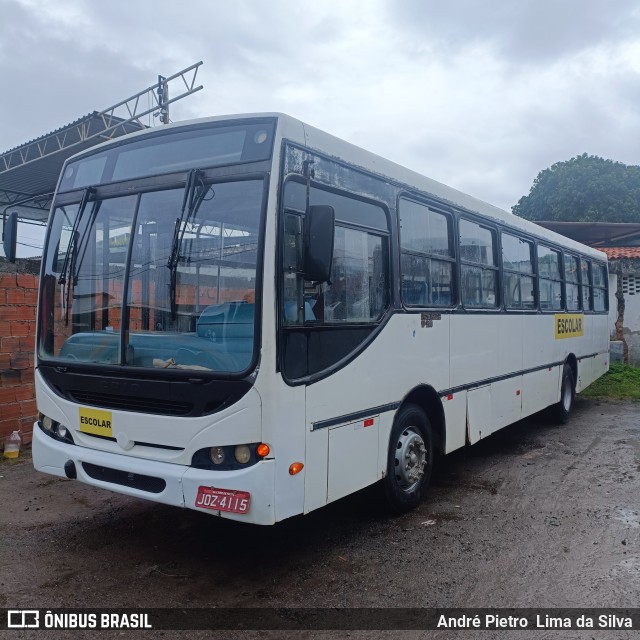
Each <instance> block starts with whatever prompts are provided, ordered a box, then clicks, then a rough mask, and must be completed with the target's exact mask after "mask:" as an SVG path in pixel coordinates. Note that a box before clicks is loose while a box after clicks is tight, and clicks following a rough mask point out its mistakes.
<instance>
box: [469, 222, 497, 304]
mask: <svg viewBox="0 0 640 640" xmlns="http://www.w3.org/2000/svg"><path fill="white" fill-rule="evenodd" d="M460 262H461V265H460V276H461V277H460V280H461V284H462V304H463V305H464V306H465V307H470V308H478V309H495V308H496V307H497V306H498V266H497V264H496V256H495V232H494V231H493V230H492V229H489V228H488V227H483V226H481V225H479V224H476V223H475V222H471V221H470V220H466V219H464V218H462V219H461V220H460Z"/></svg>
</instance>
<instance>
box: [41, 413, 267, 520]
mask: <svg viewBox="0 0 640 640" xmlns="http://www.w3.org/2000/svg"><path fill="white" fill-rule="evenodd" d="M68 461H72V462H73V463H74V465H75V468H76V473H77V479H78V480H79V481H80V482H84V483H86V484H89V485H92V486H94V487H100V488H102V489H108V490H110V491H115V492H116V493H122V494H124V495H128V496H132V497H135V498H142V499H144V500H151V501H153V502H161V503H163V504H168V505H173V506H176V507H187V508H188V509H194V510H195V511H204V512H206V513H210V514H215V515H220V516H222V517H224V518H229V519H231V520H238V521H240V522H251V523H253V524H273V523H274V522H275V508H274V469H275V461H274V460H262V461H260V462H258V463H257V464H255V465H253V466H251V467H248V468H247V469H239V470H234V471H209V470H205V469H194V468H193V467H188V466H184V465H179V464H173V463H170V462H159V461H157V460H146V459H143V458H134V457H132V456H125V455H119V454H117V453H111V452H106V451H98V450H96V449H88V448H86V447H81V446H78V445H72V444H65V443H63V442H59V441H57V440H54V439H53V438H51V437H50V436H48V435H47V434H45V433H43V431H42V429H41V428H40V426H39V425H38V423H37V422H36V423H35V424H34V425H33V466H34V467H35V468H36V470H37V471H42V472H44V473H49V474H52V475H55V476H61V477H66V473H65V470H64V466H65V463H67V462H68ZM83 464H84V465H87V466H86V467H85V466H83ZM90 465H93V466H94V467H99V468H103V469H106V470H107V473H106V474H103V477H111V478H113V479H114V480H113V481H105V480H101V479H97V478H96V477H92V476H91V475H89V474H88V473H87V469H89V470H91V466H90ZM93 475H95V474H93ZM123 475H125V476H127V477H132V478H135V477H136V476H137V477H140V476H148V477H149V478H153V479H161V480H163V481H164V488H163V489H162V490H160V491H157V489H155V490H154V491H149V490H144V489H141V488H136V487H134V486H127V485H126V484H121V483H120V482H119V481H118V480H117V478H118V477H122V476H123ZM156 484H157V483H156ZM200 486H207V487H211V486H215V487H216V488H218V489H229V490H236V491H247V492H249V493H250V494H251V504H250V507H249V511H248V512H247V513H245V514H235V513H228V512H219V511H211V510H209V509H202V508H197V507H195V501H196V496H197V493H198V487H200Z"/></svg>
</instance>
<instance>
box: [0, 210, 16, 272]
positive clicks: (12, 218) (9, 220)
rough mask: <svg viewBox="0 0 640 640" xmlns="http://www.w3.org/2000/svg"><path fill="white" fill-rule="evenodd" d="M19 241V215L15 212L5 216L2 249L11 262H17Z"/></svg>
mask: <svg viewBox="0 0 640 640" xmlns="http://www.w3.org/2000/svg"><path fill="white" fill-rule="evenodd" d="M17 239H18V214H17V213H16V212H15V211H14V212H13V213H10V214H9V216H8V217H7V216H5V218H4V223H3V225H2V248H3V249H4V255H5V256H6V257H7V260H8V261H9V262H15V261H16V241H17Z"/></svg>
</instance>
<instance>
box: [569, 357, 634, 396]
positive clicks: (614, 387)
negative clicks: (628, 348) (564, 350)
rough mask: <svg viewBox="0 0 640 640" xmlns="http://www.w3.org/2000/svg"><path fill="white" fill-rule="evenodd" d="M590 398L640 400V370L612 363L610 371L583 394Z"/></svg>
mask: <svg viewBox="0 0 640 640" xmlns="http://www.w3.org/2000/svg"><path fill="white" fill-rule="evenodd" d="M581 395H584V396H587V397H589V398H603V397H606V398H632V399H635V400H640V369H638V368H637V367H631V366H629V365H628V364H620V363H619V362H612V363H611V367H610V368H609V371H608V372H607V373H605V374H604V375H603V376H602V377H601V378H598V380H596V381H595V382H594V383H593V384H592V385H590V386H589V387H587V389H585V390H584V392H583V393H582V394H581Z"/></svg>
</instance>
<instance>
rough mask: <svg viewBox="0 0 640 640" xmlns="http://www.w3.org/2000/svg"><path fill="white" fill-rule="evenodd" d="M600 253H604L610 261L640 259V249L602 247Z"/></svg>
mask: <svg viewBox="0 0 640 640" xmlns="http://www.w3.org/2000/svg"><path fill="white" fill-rule="evenodd" d="M600 251H604V252H605V253H606V254H607V257H608V258H609V260H615V259H616V258H631V259H636V260H639V259H640V247H602V248H601V249H600Z"/></svg>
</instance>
